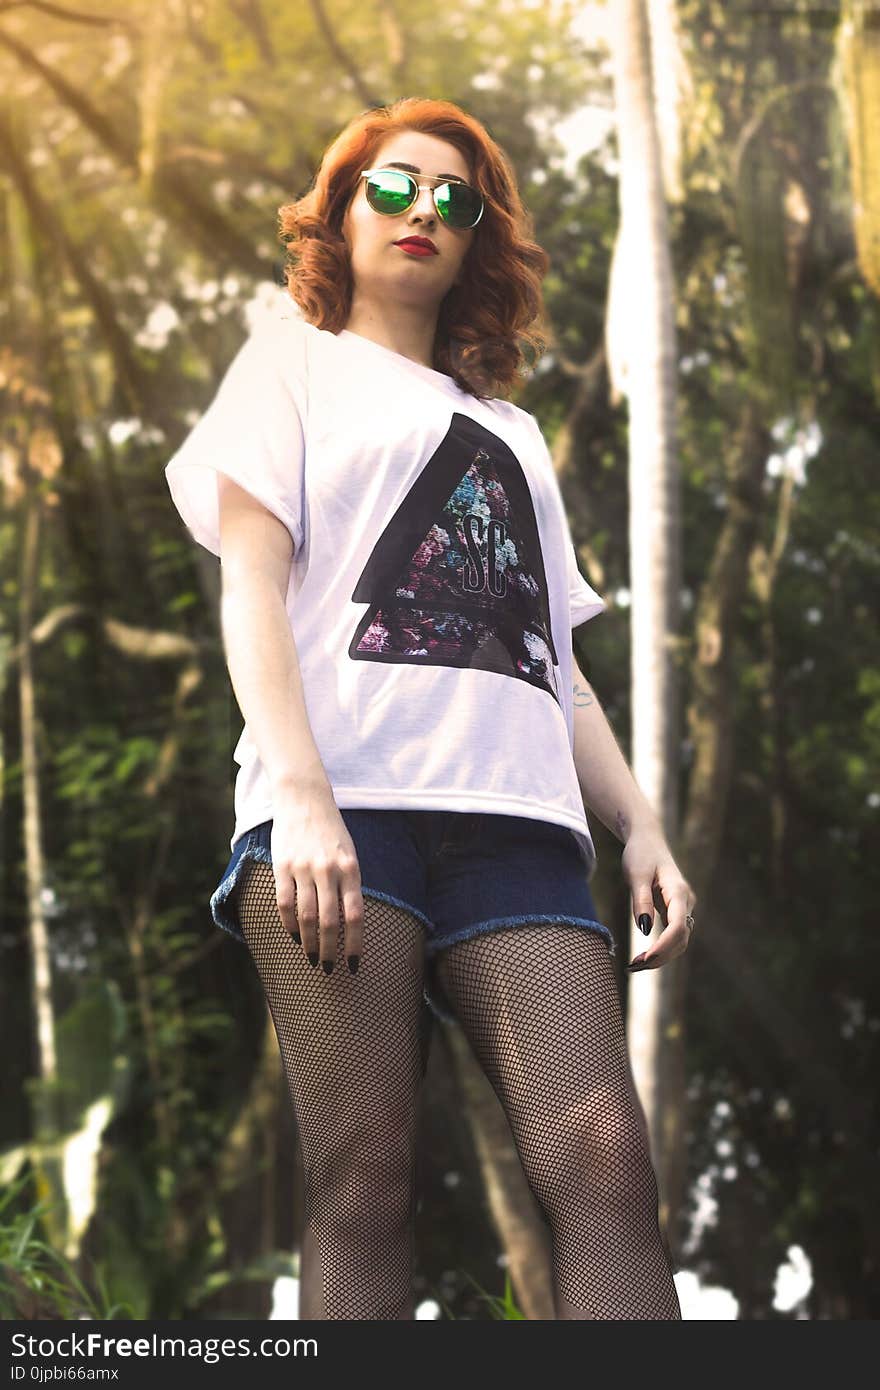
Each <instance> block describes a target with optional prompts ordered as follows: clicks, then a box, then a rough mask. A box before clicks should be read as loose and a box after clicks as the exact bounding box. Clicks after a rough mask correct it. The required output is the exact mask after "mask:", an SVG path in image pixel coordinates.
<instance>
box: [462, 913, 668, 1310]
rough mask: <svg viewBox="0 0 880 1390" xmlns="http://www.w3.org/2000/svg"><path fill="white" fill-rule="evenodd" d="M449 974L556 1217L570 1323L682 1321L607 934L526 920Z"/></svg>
mask: <svg viewBox="0 0 880 1390" xmlns="http://www.w3.org/2000/svg"><path fill="white" fill-rule="evenodd" d="M437 974H438V978H439V980H440V983H441V984H442V986H443V988H444V989H445V991H446V993H447V995H448V997H449V1001H450V1003H451V1005H452V1007H453V1009H454V1011H455V1013H456V1016H457V1017H458V1019H459V1020H460V1022H461V1025H462V1027H463V1029H464V1031H465V1034H466V1036H467V1037H468V1039H469V1041H470V1043H471V1045H472V1047H473V1049H474V1051H475V1053H476V1055H477V1058H478V1059H479V1061H480V1064H481V1066H482V1067H483V1069H484V1071H485V1072H486V1075H487V1077H488V1078H489V1080H490V1081H491V1083H492V1085H493V1087H494V1089H495V1092H496V1094H497V1095H498V1098H499V1100H500V1101H501V1104H502V1105H503V1107H504V1110H505V1113H506V1115H507V1119H508V1121H509V1123H510V1127H511V1130H512V1133H513V1137H514V1140H515V1142H516V1147H517V1151H518V1153H519V1156H520V1159H521V1160H522V1164H523V1169H524V1171H525V1174H526V1177H527V1179H528V1182H529V1186H530V1187H531V1189H532V1191H533V1193H534V1194H535V1197H536V1198H537V1200H538V1202H539V1203H540V1205H541V1208H542V1210H543V1212H544V1214H545V1216H546V1218H547V1221H548V1222H549V1225H550V1229H551V1232H552V1249H553V1281H554V1292H555V1296H556V1314H557V1317H558V1318H560V1319H575V1318H578V1319H581V1318H603V1319H630V1320H635V1319H638V1320H643V1319H661V1318H672V1319H680V1318H681V1308H680V1306H679V1302H678V1295H677V1293H676V1289H675V1284H674V1282H673V1278H672V1269H671V1267H670V1263H669V1259H668V1256H667V1251H666V1248H665V1245H664V1243H663V1241H662V1239H661V1234H660V1229H659V1223H658V1200H657V1199H658V1193H657V1183H656V1178H655V1174H654V1168H653V1165H652V1162H651V1158H650V1155H649V1149H648V1144H647V1142H646V1134H645V1131H644V1128H643V1117H642V1115H641V1110H640V1105H639V1102H638V1098H637V1097H636V1096H635V1095H634V1093H633V1089H632V1078H631V1072H630V1068H629V1058H628V1055H627V1050H626V1038H625V1034H624V1028H623V1018H622V1015H621V1010H620V1000H619V996H618V991H617V982H616V979H615V976H614V970H613V968H612V965H611V958H610V956H609V953H608V947H607V945H606V943H605V941H604V940H603V938H602V937H601V936H600V935H599V934H598V933H596V932H591V931H587V930H583V929H582V928H576V927H572V926H562V925H555V924H553V923H548V924H547V925H543V924H542V925H531V926H530V925H528V924H526V925H523V926H522V927H516V928H510V929H507V930H501V931H495V932H491V933H488V934H486V935H483V936H477V937H472V938H470V939H469V940H466V941H458V942H455V943H454V944H453V945H451V946H449V947H447V948H446V949H445V950H443V951H442V952H441V953H440V955H439V957H438V959H437Z"/></svg>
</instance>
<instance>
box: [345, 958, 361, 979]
mask: <svg viewBox="0 0 880 1390" xmlns="http://www.w3.org/2000/svg"><path fill="white" fill-rule="evenodd" d="M346 960H347V961H348V968H349V970H350V971H351V973H352V975H356V974H357V968H358V966H359V965H360V963H361V958H360V956H346Z"/></svg>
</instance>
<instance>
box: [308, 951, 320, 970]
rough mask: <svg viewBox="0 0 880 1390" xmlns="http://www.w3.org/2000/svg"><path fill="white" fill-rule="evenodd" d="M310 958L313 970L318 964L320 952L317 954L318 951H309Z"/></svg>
mask: <svg viewBox="0 0 880 1390" xmlns="http://www.w3.org/2000/svg"><path fill="white" fill-rule="evenodd" d="M308 958H309V965H310V966H311V967H312V969H314V967H315V966H316V965H317V964H318V952H317V951H309V952H308Z"/></svg>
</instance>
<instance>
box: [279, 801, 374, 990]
mask: <svg viewBox="0 0 880 1390" xmlns="http://www.w3.org/2000/svg"><path fill="white" fill-rule="evenodd" d="M273 809H274V815H273V818H272V864H273V867H274V870H275V892H276V898H277V902H278V912H279V914H280V916H281V921H282V924H283V925H284V928H285V930H286V931H289V932H290V934H291V935H292V936H293V938H294V940H297V938H298V937H299V938H301V941H302V949H303V951H304V952H305V954H306V955H307V956H308V958H309V961H310V963H311V964H312V965H313V966H317V964H318V962H319V960H320V963H321V965H322V967H323V969H324V970H325V971H326V973H327V974H328V975H329V973H330V971H331V970H332V969H333V965H334V962H335V960H336V941H337V937H338V933H339V902H340V899H341V901H342V909H343V920H344V923H345V955H346V958H347V960H348V968H349V970H350V971H351V973H352V974H354V972H355V971H356V970H357V967H358V964H359V962H360V957H361V950H362V946H363V928H364V900H363V895H362V893H361V872H360V865H359V864H358V858H357V851H356V850H355V847H354V841H353V840H352V838H351V835H350V834H349V833H348V828H347V826H346V824H345V821H344V820H343V819H342V816H341V814H340V811H339V807H338V806H337V805H336V802H335V800H334V798H333V793H332V790H328V791H326V792H325V791H315V792H311V793H308V794H305V795H304V794H302V793H300V794H298V795H297V796H296V797H294V796H290V797H286V798H282V799H281V800H280V801H278V800H277V799H276V804H275V806H274V808H273Z"/></svg>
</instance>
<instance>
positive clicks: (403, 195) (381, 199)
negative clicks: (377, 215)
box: [367, 169, 415, 212]
mask: <svg viewBox="0 0 880 1390" xmlns="http://www.w3.org/2000/svg"><path fill="white" fill-rule="evenodd" d="M414 192H415V184H414V183H413V181H412V179H411V178H410V177H409V175H408V174H395V173H393V172H392V171H391V170H390V169H387V170H384V171H381V170H380V172H379V173H378V174H371V175H370V178H369V179H368V180H367V193H368V195H369V202H370V204H371V206H372V207H374V208H375V209H376V211H377V212H406V210H407V208H408V207H409V206H410V204H411V203H412V200H413V194H414Z"/></svg>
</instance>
